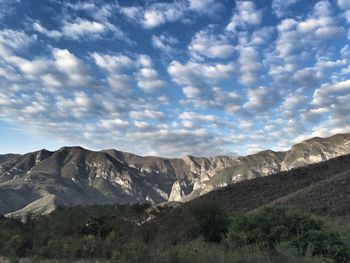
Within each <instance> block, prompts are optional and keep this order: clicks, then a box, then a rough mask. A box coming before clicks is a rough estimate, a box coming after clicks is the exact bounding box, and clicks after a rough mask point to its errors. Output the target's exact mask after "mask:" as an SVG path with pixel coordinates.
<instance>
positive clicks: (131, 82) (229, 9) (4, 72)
mask: <svg viewBox="0 0 350 263" xmlns="http://www.w3.org/2000/svg"><path fill="white" fill-rule="evenodd" d="M43 3H44V4H43ZM349 25H350V1H348V0H337V1H336V0H334V1H326V0H322V1H313V0H310V1H302V0H283V1H282V0H271V1H269V0H267V1H266V0H255V1H238V0H236V1H233V0H222V1H216V0H175V1H146V0H145V1H126V0H124V1H116V0H115V1H104V0H94V1H92V0H90V1H58V0H48V1H42V0H31V1H29V0H0V153H7V152H19V153H23V152H27V151H33V150H38V149H41V148H47V149H51V150H55V149H57V148H60V147H61V146H63V145H81V146H83V147H87V148H90V149H94V150H100V149H106V148H115V149H119V150H123V151H129V152H133V153H137V154H141V155H163V156H169V157H173V156H184V155H186V154H194V155H200V156H209V155H220V154H242V155H243V154H250V153H254V152H257V151H259V150H263V149H268V148H269V149H274V150H285V149H288V148H289V147H290V146H291V145H292V144H294V143H296V142H299V141H301V140H303V139H305V138H309V137H313V136H329V135H332V134H335V133H344V132H350V118H349V116H350V79H349V75H350V65H349V61H350V45H349V39H350V31H349Z"/></svg>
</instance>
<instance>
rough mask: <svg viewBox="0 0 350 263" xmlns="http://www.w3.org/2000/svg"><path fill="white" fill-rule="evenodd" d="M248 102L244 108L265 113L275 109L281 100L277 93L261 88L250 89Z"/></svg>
mask: <svg viewBox="0 0 350 263" xmlns="http://www.w3.org/2000/svg"><path fill="white" fill-rule="evenodd" d="M247 98H248V100H247V102H246V103H245V104H244V107H245V108H246V109H248V110H250V111H253V112H265V111H267V110H269V109H271V108H273V107H274V106H275V105H276V104H277V103H278V99H279V94H278V92H277V91H275V90H273V89H271V88H267V87H259V88H256V89H249V90H248V91H247Z"/></svg>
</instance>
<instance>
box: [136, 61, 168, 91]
mask: <svg viewBox="0 0 350 263" xmlns="http://www.w3.org/2000/svg"><path fill="white" fill-rule="evenodd" d="M139 64H140V66H141V68H140V69H139V72H138V73H137V74H136V80H137V85H138V86H139V88H140V89H141V90H143V91H144V92H148V93H150V92H154V91H157V90H160V89H162V88H164V87H165V82H164V81H163V80H160V79H159V75H158V72H157V71H156V70H155V69H154V68H153V67H152V61H151V58H150V57H148V56H146V55H141V56H140V57H139Z"/></svg>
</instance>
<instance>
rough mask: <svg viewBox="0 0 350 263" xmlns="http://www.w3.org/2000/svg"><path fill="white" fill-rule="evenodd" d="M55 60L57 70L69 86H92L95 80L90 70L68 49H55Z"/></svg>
mask: <svg viewBox="0 0 350 263" xmlns="http://www.w3.org/2000/svg"><path fill="white" fill-rule="evenodd" d="M53 58H54V65H55V67H56V69H57V70H58V71H60V72H62V73H63V74H64V76H65V77H66V81H67V83H68V84H69V85H71V86H85V87H90V86H91V84H92V81H93V80H92V78H91V76H90V74H89V72H88V71H89V70H88V68H87V67H86V66H85V65H84V63H83V62H82V61H80V60H79V59H78V58H77V57H76V56H75V55H74V54H72V53H71V52H69V51H68V50H67V49H58V48H55V49H54V50H53Z"/></svg>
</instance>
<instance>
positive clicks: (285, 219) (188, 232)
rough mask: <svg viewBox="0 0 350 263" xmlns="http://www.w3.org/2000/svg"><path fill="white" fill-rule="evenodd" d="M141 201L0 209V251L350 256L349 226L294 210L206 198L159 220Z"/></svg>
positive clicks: (109, 256)
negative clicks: (45, 211)
mask: <svg viewBox="0 0 350 263" xmlns="http://www.w3.org/2000/svg"><path fill="white" fill-rule="evenodd" d="M148 208H149V207H148V205H133V206H120V205H118V206H110V205H103V206H89V207H74V208H59V209H57V210H56V211H55V212H54V213H52V214H50V215H49V216H43V217H39V218H36V219H33V218H31V217H30V216H28V217H27V219H26V222H25V223H21V222H20V221H17V220H12V219H5V218H3V217H2V218H1V219H0V254H1V255H3V256H6V257H7V258H10V259H19V258H27V259H31V260H32V262H38V261H42V260H44V259H45V260H47V259H55V260H65V261H64V262H69V260H71V261H73V260H77V259H83V260H94V259H98V260H99V262H203V263H205V262H217V263H219V262H286V263H288V262H349V261H350V254H349V246H348V244H349V243H350V242H349V235H348V234H349V232H347V231H345V230H344V229H336V228H334V227H333V226H332V224H331V223H330V222H329V220H326V219H325V218H318V217H315V216H313V215H311V214H307V213H304V212H301V211H298V210H292V209H287V208H268V209H264V210H259V211H257V212H254V213H249V214H241V215H231V214H228V213H226V212H225V211H224V210H222V209H220V208H219V207H217V206H215V205H206V206H202V207H195V208H190V209H188V211H187V212H186V213H183V212H182V213H174V215H176V216H172V222H168V221H169V220H167V221H164V220H165V219H163V220H162V217H163V216H162V214H165V213H167V211H161V212H160V214H159V216H158V218H157V219H154V220H150V221H146V218H147V216H149V213H148V212H147V211H148V210H147V209H148ZM163 218H164V217H163ZM29 262H30V261H29ZM48 262H49V261H48ZM55 262H57V261H55Z"/></svg>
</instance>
